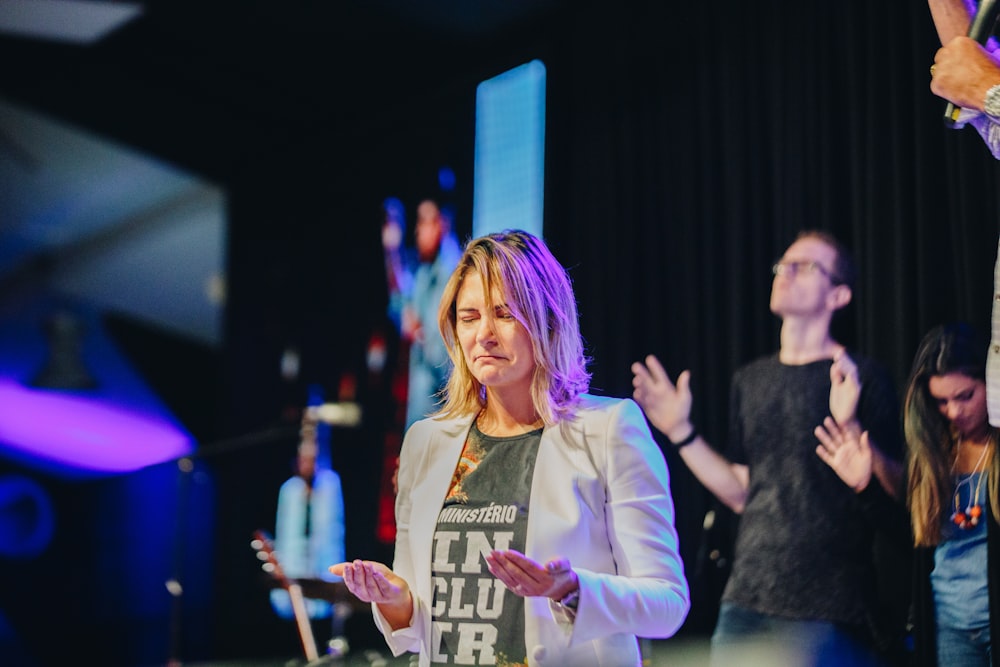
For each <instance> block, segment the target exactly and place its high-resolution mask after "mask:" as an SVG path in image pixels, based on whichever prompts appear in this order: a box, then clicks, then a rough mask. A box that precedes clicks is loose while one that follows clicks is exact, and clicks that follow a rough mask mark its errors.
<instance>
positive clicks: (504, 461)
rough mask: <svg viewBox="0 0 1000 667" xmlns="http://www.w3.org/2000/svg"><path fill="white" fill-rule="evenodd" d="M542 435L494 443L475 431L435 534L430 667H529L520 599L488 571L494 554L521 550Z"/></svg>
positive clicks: (470, 434) (442, 509)
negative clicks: (456, 666) (501, 551)
mask: <svg viewBox="0 0 1000 667" xmlns="http://www.w3.org/2000/svg"><path fill="white" fill-rule="evenodd" d="M541 435H542V431H541V429H539V430H536V431H532V432H530V433H525V434H523V435H517V436H511V437H506V438H497V437H492V436H488V435H483V434H482V433H481V432H480V431H479V429H478V428H476V427H475V426H473V427H472V430H471V431H470V432H469V438H468V440H467V441H466V443H465V449H464V450H463V451H462V457H461V459H460V460H459V463H458V466H457V467H456V469H455V475H454V477H453V478H452V481H451V487H450V488H449V490H448V495H447V497H446V498H445V502H444V507H442V508H441V513H440V514H439V515H438V522H437V529H436V530H435V532H434V546H433V563H432V564H431V577H432V579H433V582H434V598H433V602H432V604H433V606H432V608H431V617H432V619H433V624H434V630H433V633H434V635H433V642H434V643H433V645H434V647H435V649H434V652H433V654H432V655H431V662H432V663H433V664H435V665H496V666H497V667H515V666H519V665H524V666H526V665H527V664H528V658H527V655H526V649H525V643H524V598H522V597H520V596H518V595H515V594H513V593H511V592H510V591H508V590H507V588H506V587H505V586H504V585H503V584H502V583H501V582H500V580H499V579H497V578H496V577H494V576H493V575H492V574H490V571H489V570H488V569H487V568H486V561H485V559H484V555H485V554H488V553H489V552H490V551H492V550H493V549H499V550H504V549H516V550H518V551H520V552H522V553H523V552H524V541H525V534H526V530H527V524H528V500H529V499H530V497H531V478H532V473H533V471H534V469H535V454H536V453H537V451H538V442H539V440H540V439H541Z"/></svg>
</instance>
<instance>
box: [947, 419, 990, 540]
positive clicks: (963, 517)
mask: <svg viewBox="0 0 1000 667" xmlns="http://www.w3.org/2000/svg"><path fill="white" fill-rule="evenodd" d="M990 445H992V443H989V442H988V443H986V446H985V447H983V453H982V454H980V455H979V460H978V461H976V465H975V467H973V469H972V472H971V473H969V476H968V477H966V478H965V479H963V480H960V481H959V482H958V483H957V484H955V511H954V512H952V514H951V520H952V522H953V523H954V524H955V525H956V526H958V527H959V528H961V529H963V530H971V529H972V528H975V527H976V526H977V525H978V524H979V517H981V516H982V515H983V506H982V505H980V504H979V492H980V491H981V490H982V487H983V480H984V479H986V464H985V461H986V452H987V450H989V448H990ZM961 447H962V439H961V438H959V439H958V445H957V446H956V447H955V461H953V462H952V464H951V472H952V475H954V474H955V463H956V462H958V453H959V450H960V449H961ZM976 473H982V474H980V475H979V479H978V480H977V481H976V488H975V491H973V489H972V478H973V477H974V476H975V474H976ZM966 484H968V485H969V494H970V495H969V504H968V505H966V507H965V510H964V511H963V510H962V501H961V499H960V496H961V491H962V487H963V486H965V485H966Z"/></svg>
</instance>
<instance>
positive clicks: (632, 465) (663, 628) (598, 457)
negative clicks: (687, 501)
mask: <svg viewBox="0 0 1000 667" xmlns="http://www.w3.org/2000/svg"><path fill="white" fill-rule="evenodd" d="M606 428H607V430H606V433H605V434H604V437H603V443H602V444H603V446H602V447H598V448H595V451H594V456H595V463H596V464H597V465H598V466H603V469H604V471H605V473H604V479H605V484H606V500H605V506H604V522H605V525H606V527H607V528H606V530H607V545H605V547H604V548H610V550H611V555H612V558H613V563H614V571H613V572H598V571H592V570H588V569H586V568H576V567H574V570H576V572H577V574H578V576H579V578H580V600H579V604H578V608H577V613H576V618H575V620H574V622H573V630H572V634H573V636H572V638H571V640H570V643H571V644H575V643H577V642H584V641H589V640H592V639H597V638H601V637H605V636H608V635H611V634H615V633H627V634H634V635H638V636H641V637H669V636H671V635H673V634H674V633H675V632H676V631H677V630H678V629H679V628H680V626H681V624H682V623H683V622H684V620H685V618H686V617H687V613H688V611H689V609H690V592H689V589H688V583H687V579H686V578H685V575H684V564H683V561H682V560H681V557H680V553H679V550H678V540H677V531H676V528H675V526H674V504H673V499H672V497H671V495H670V478H669V474H668V471H667V465H666V461H665V459H664V457H663V453H662V452H661V451H660V448H659V446H658V445H657V444H656V442H655V441H654V440H653V436H652V434H651V433H650V430H649V426H648V424H647V423H646V419H645V417H644V416H643V414H642V411H641V410H640V409H639V407H638V405H636V403H635V402H633V401H632V400H631V399H624V400H621V401H619V402H618V403H617V405H616V406H615V407H614V408H613V409H612V410H611V411H610V416H609V419H608V420H607V426H606Z"/></svg>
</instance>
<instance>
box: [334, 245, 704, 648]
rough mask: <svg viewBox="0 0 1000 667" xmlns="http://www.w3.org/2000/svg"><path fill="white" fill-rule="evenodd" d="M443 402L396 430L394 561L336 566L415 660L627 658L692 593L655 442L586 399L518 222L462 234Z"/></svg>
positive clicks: (672, 627) (549, 292)
mask: <svg viewBox="0 0 1000 667" xmlns="http://www.w3.org/2000/svg"><path fill="white" fill-rule="evenodd" d="M438 324H439V328H440V331H441V335H442V337H443V338H444V341H445V344H446V346H447V347H448V350H449V354H450V356H451V360H452V372H451V375H450V377H449V380H448V383H447V385H446V388H445V390H444V392H443V401H442V403H441V408H440V410H439V411H438V412H437V413H436V414H435V415H433V416H431V417H430V418H428V419H423V420H421V421H418V422H416V423H415V424H414V425H413V426H412V427H411V428H410V429H409V430H408V431H407V433H406V437H405V439H404V441H403V446H402V450H401V455H400V467H399V476H398V484H399V493H398V495H397V498H396V527H397V534H396V551H395V556H394V560H393V566H392V569H391V570H390V569H389V568H388V567H386V566H385V565H383V564H381V563H375V562H371V561H362V560H354V561H351V562H347V563H340V564H337V565H334V566H332V567H331V571H333V572H334V573H335V574H339V575H342V576H343V577H344V581H345V582H346V584H347V586H348V588H349V589H350V590H351V591H352V592H353V593H354V594H355V595H357V596H358V597H359V598H360V599H362V600H365V601H370V602H372V609H373V613H374V616H375V621H376V625H377V626H378V627H379V629H380V630H381V631H382V633H383V634H384V635H385V638H386V642H387V643H388V645H389V647H390V649H391V650H392V652H393V654H394V655H400V654H402V653H404V652H406V651H411V652H415V653H419V654H420V660H419V664H420V665H430V664H496V665H507V666H510V665H560V666H561V665H573V666H574V667H580V666H587V665H608V666H612V665H613V666H616V667H618V666H623V665H639V664H641V660H642V656H641V655H640V652H639V646H638V641H637V636H641V637H668V636H670V635H672V634H673V633H674V632H676V631H677V629H678V628H679V627H680V625H681V623H682V622H683V621H684V619H685V617H686V615H687V612H688V609H689V606H690V598H689V591H688V585H687V581H686V580H685V578H684V568H683V564H682V562H681V559H680V555H679V553H678V547H677V532H676V529H675V527H674V507H673V501H672V500H671V496H670V488H669V477H668V473H667V467H666V463H665V460H664V458H663V454H662V453H661V452H660V450H659V448H658V446H657V445H656V443H655V441H654V440H653V438H652V435H651V433H650V431H649V427H648V425H647V424H646V420H645V418H644V417H643V415H642V412H641V411H640V410H639V407H638V406H637V405H636V404H635V403H634V402H633V401H632V400H631V399H616V398H602V397H597V396H592V395H590V394H587V393H586V391H587V389H588V385H589V373H588V372H587V370H586V363H587V359H586V357H585V355H584V350H583V342H582V339H581V336H580V330H579V324H578V317H577V309H576V301H575V297H574V295H573V291H572V287H571V284H570V280H569V276H568V275H567V273H566V271H565V269H563V267H562V266H561V265H560V264H559V263H558V262H557V261H556V259H555V258H554V257H553V256H552V254H551V252H550V251H549V249H548V248H547V247H546V245H545V243H544V242H543V241H542V240H541V239H539V238H537V237H535V236H533V235H531V234H528V233H526V232H523V231H516V230H515V231H506V232H502V233H497V234H490V235H487V236H483V237H481V238H478V239H474V240H472V241H470V242H469V244H468V245H467V246H466V248H465V252H464V253H463V255H462V258H461V259H460V260H459V263H458V266H457V268H456V269H455V271H454V273H453V274H452V276H451V278H450V280H449V281H448V284H447V286H446V287H445V291H444V296H443V298H442V300H441V306H440V311H439V317H438Z"/></svg>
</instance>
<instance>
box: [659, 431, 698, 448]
mask: <svg viewBox="0 0 1000 667" xmlns="http://www.w3.org/2000/svg"><path fill="white" fill-rule="evenodd" d="M697 437H698V429H696V428H692V429H691V432H690V433H688V435H687V437H686V438H684V439H683V440H678V441H677V442H674V441H673V440H670V438H667V440H669V441H670V445H671V446H672V447H673V448H674V449H680V448H681V447H684V446H685V445H690V444H691V443H692V442H694V441H695V439H697Z"/></svg>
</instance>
